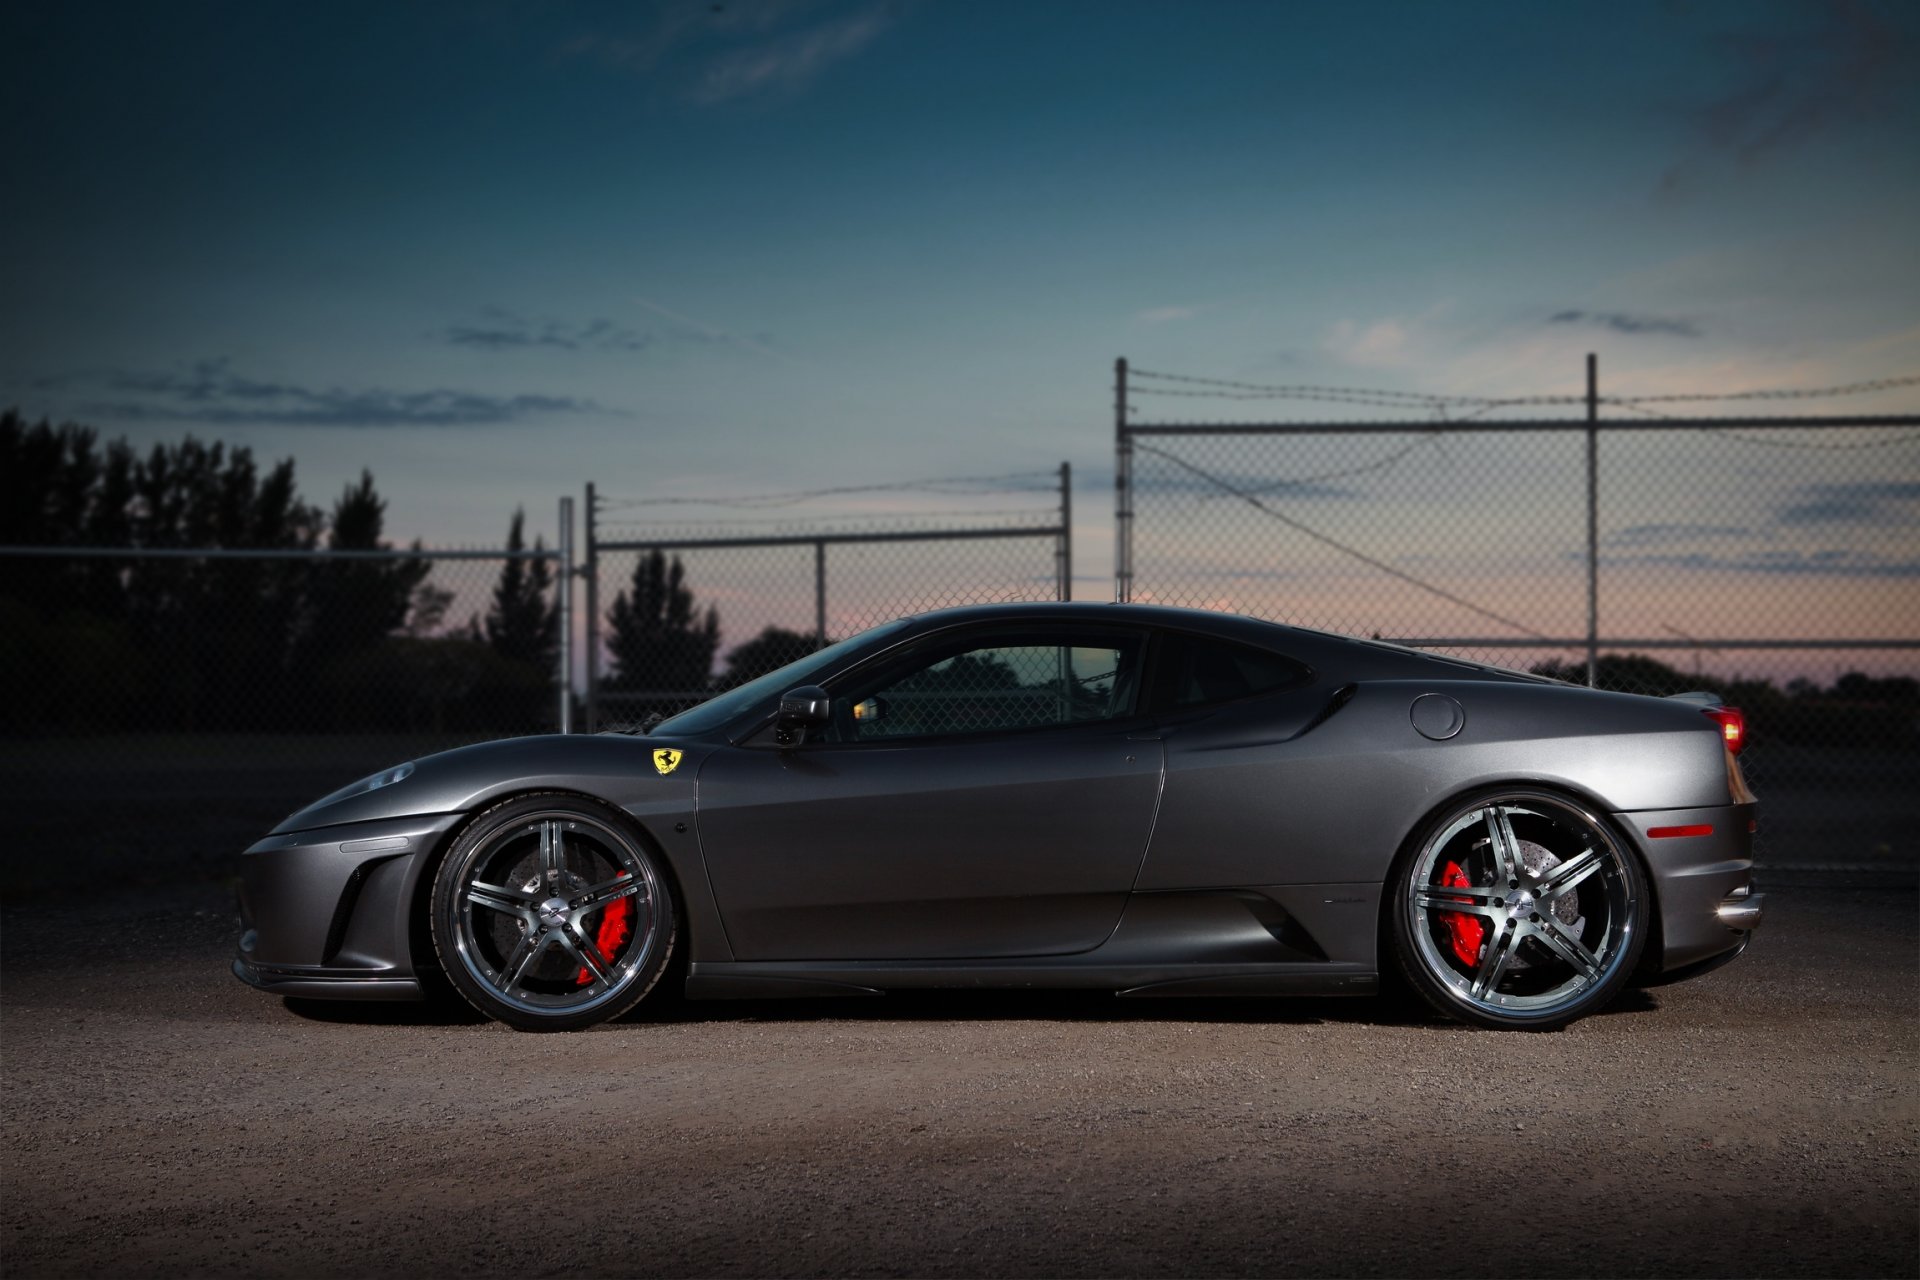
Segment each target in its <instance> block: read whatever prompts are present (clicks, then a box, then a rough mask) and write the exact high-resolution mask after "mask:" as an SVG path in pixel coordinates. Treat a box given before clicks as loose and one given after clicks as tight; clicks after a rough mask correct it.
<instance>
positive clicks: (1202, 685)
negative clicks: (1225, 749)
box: [1157, 636, 1309, 709]
mask: <svg viewBox="0 0 1920 1280" xmlns="http://www.w3.org/2000/svg"><path fill="white" fill-rule="evenodd" d="M1159 665H1160V667H1161V676H1160V680H1159V681H1158V682H1157V683H1158V684H1159V687H1160V691H1161V698H1162V699H1163V702H1164V705H1165V706H1166V707H1168V708H1169V709H1179V708H1184V707H1201V706H1206V705H1207V704H1209V703H1214V702H1232V701H1235V700H1236V699H1239V698H1250V697H1253V696H1254V695H1255V694H1260V693H1275V692H1278V691H1279V690H1281V689H1289V688H1292V687H1293V686H1294V685H1299V684H1305V683H1306V682H1307V679H1308V677H1309V672H1308V671H1307V668H1305V667H1304V666H1302V665H1301V664H1299V663H1297V662H1295V661H1294V660H1293V659H1291V658H1284V657H1282V656H1280V655H1279V654H1277V653H1272V652H1269V651H1268V650H1266V649H1256V648H1254V647H1252V646H1251V645H1242V644H1235V643H1233V642H1232V641H1230V640H1210V639H1206V638H1203V637H1200V636H1174V637H1169V643H1168V644H1167V646H1166V649H1165V651H1164V657H1163V659H1162V660H1161V662H1160V664H1159Z"/></svg>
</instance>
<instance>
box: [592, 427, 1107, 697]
mask: <svg viewBox="0 0 1920 1280" xmlns="http://www.w3.org/2000/svg"><path fill="white" fill-rule="evenodd" d="M1071 492H1072V473H1071V470H1070V468H1069V467H1068V466H1067V464H1065V463H1062V464H1061V465H1060V468H1059V470H1058V471H1057V472H1034V473H1015V474H1011V475H1000V476H984V477H961V478H951V479H941V480H922V481H905V482H899V483H894V484H883V485H862V486H851V487H846V488H840V489H830V490H820V491H815V492H812V493H796V494H767V495H758V496H754V497H745V498H686V497H675V498H667V499H662V498H655V499H616V498H608V497H605V496H601V495H596V494H594V492H593V491H592V489H591V488H589V491H588V511H589V513H590V515H589V518H588V526H587V537H586V540H585V543H584V555H585V561H586V564H585V573H586V576H587V582H586V591H585V593H584V594H585V598H586V601H587V604H586V616H587V627H588V636H587V663H586V666H587V721H588V724H589V726H590V727H604V726H609V725H626V724H635V723H645V722H646V721H647V720H648V719H649V718H651V717H657V716H664V715H671V714H672V713H674V712H675V711H679V710H681V709H683V708H685V707H688V706H691V705H693V704H694V703H696V702H700V701H702V700H704V699H705V698H708V697H710V696H712V694H713V693H714V692H716V691H718V690H721V689H727V688H731V687H733V686H734V685H737V684H740V683H743V682H744V681H747V680H751V679H753V678H754V677H755V676H758V675H761V674H764V673H765V672H768V671H771V670H773V669H775V668H776V667H780V666H783V665H785V664H786V663H788V662H791V661H793V660H795V659H796V658H801V657H804V656H806V655H807V654H809V653H811V652H813V651H814V650H815V649H818V648H820V647H822V646H824V645H826V644H830V643H832V642H833V641H835V640H840V639H844V638H845V637H847V636H850V635H853V634H855V633H856V632H859V631H863V630H865V629H867V628H868V627H871V626H874V625H876V624H878V623H881V622H886V621H889V620H891V619H893V618H897V617H901V616H903V615H906V614H910V613H918V612H922V611H924V610H928V609H937V608H943V607H946V606H949V605H962V604H979V603H983V602H988V601H999V600H1051V599H1066V598H1067V597H1068V596H1069V594H1070V591H1071V582H1072V558H1073V555H1072V542H1071V532H1070V530H1071V525H1072V518H1071ZM900 495H915V496H914V497H913V499H912V501H914V502H915V503H924V501H925V500H926V497H927V495H932V496H935V497H939V498H946V499H953V498H965V499H967V500H968V502H969V504H970V505H969V508H968V509H966V510H958V511H936V512H917V513H908V512H903V511H899V510H888V509H887V507H888V506H889V505H893V504H894V499H897V498H898V497H899V496H900ZM1041 495H1044V496H1045V497H1046V498H1049V499H1051V500H1052V501H1051V502H1050V503H1049V504H1048V505H1046V506H1038V505H1036V502H1035V499H1036V498H1037V497H1040V496H1041ZM822 501H827V502H838V503H839V504H841V505H843V506H844V505H855V506H863V507H864V509H860V510H856V511H854V512H852V513H846V514H838V515H819V514H812V513H810V512H809V511H807V507H808V506H809V505H811V506H813V507H815V508H817V507H818V506H819V504H820V503H821V502H822ZM795 508H798V510H795ZM767 510H782V511H785V512H786V514H782V515H779V516H774V517H767V516H764V515H760V514H757V513H760V512H764V511H767ZM716 513H718V514H716Z"/></svg>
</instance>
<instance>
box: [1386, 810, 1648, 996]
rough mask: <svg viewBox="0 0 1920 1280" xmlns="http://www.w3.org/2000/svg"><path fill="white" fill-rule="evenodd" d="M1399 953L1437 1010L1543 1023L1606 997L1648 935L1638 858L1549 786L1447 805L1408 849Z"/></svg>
mask: <svg viewBox="0 0 1920 1280" xmlns="http://www.w3.org/2000/svg"><path fill="white" fill-rule="evenodd" d="M1392 893H1393V898H1392V911H1393V922H1392V923H1393V940H1394V950H1395V952H1396V954H1397V956H1398V959H1399V962H1400V966H1401V968H1402V969H1403V970H1404V971H1405V973H1406V975H1407V979H1408V981H1409V982H1411V983H1412V985H1413V987H1414V989H1415V990H1417V991H1418V992H1419V993H1420V994H1421V996H1422V997H1424V998H1425V999H1426V1001H1427V1002H1428V1003H1429V1004H1431V1005H1432V1006H1433V1007H1434V1008H1436V1009H1438V1010H1439V1011H1440V1012H1442V1013H1444V1014H1446V1015H1448V1016H1449V1017H1452V1018H1457V1019H1459V1020H1460V1021H1462V1022H1468V1023H1473V1024H1475V1025H1478V1026H1483V1027H1498V1028H1508V1029H1531V1030H1539V1031H1546V1030H1552V1029H1554V1028H1557V1027H1563V1026H1565V1025H1566V1024H1567V1023H1569V1022H1572V1021H1573V1020H1574V1019H1576V1018H1580V1017H1584V1016H1585V1015H1587V1014H1589V1013H1592V1012H1594V1011H1595V1010H1597V1009H1599V1008H1601V1007H1602V1006H1604V1005H1606V1004H1607V1003H1608V1002H1609V1001H1611V1000H1612V999H1613V998H1614V996H1616V995H1617V994H1619V992H1620V989H1621V988H1622V987H1623V986H1624V985H1625V984H1626V982H1627V980H1628V978H1629V977H1630V976H1631V974H1632V973H1633V970H1634V966H1635V965H1636V964H1637V963H1638V961H1639V958H1640V951H1641V948H1642V947H1643V946H1645V944H1646V932H1647V920H1648V916H1649V910H1650V903H1649V900H1648V899H1649V895H1648V891H1647V883H1646V876H1645V873H1643V872H1642V871H1641V869H1640V863H1639V859H1638V858H1637V857H1635V855H1634V853H1633V851H1632V850H1631V849H1630V848H1628V847H1627V846H1626V844H1625V843H1624V842H1623V841H1622V840H1621V839H1619V838H1618V837H1617V836H1615V835H1614V834H1613V832H1612V830H1611V829H1610V828H1609V826H1608V824H1607V823H1606V821H1605V820H1604V819H1602V818H1601V817H1599V816H1598V815H1597V814H1594V813H1591V812H1589V811H1588V810H1586V809H1585V808H1583V807H1581V806H1580V805H1578V804H1575V803H1573V802H1572V801H1570V800H1568V799H1567V798H1565V797H1562V796H1559V795H1556V794H1554V793H1552V792H1547V791H1533V790H1508V791H1499V792H1490V793H1486V794H1483V795H1480V796H1478V797H1474V798H1470V799H1469V800H1467V801H1465V802H1463V803H1462V804H1460V805H1457V806H1455V807H1454V808H1452V809H1450V810H1448V811H1446V812H1444V813H1442V814H1441V815H1440V816H1439V817H1438V818H1437V819H1436V820H1435V821H1434V822H1432V823H1431V824H1429V826H1428V827H1427V828H1426V829H1425V832H1424V834H1423V835H1422V836H1421V837H1420V838H1418V839H1417V840H1416V841H1414V842H1413V843H1412V844H1411V845H1410V846H1409V847H1408V849H1407V850H1406V851H1405V852H1404V853H1403V854H1402V855H1401V858H1400V861H1399V864H1398V869H1397V872H1396V874H1395V876H1394V880H1393V889H1392Z"/></svg>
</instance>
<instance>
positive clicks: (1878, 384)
mask: <svg viewBox="0 0 1920 1280" xmlns="http://www.w3.org/2000/svg"><path fill="white" fill-rule="evenodd" d="M1127 373H1128V382H1127V393H1128V398H1129V400H1131V398H1132V397H1133V396H1134V395H1149V396H1163V397H1166V396H1171V397H1179V398H1186V399H1210V400H1312V401H1319V402H1322V403H1331V404H1357V405H1371V406H1374V407H1385V408H1423V409H1429V410H1432V411H1433V412H1435V413H1436V414H1438V415H1439V416H1440V417H1441V419H1442V420H1444V421H1452V422H1463V421H1469V420H1471V419H1473V418H1477V417H1480V416H1482V415H1484V414H1487V413H1491V412H1493V411H1494V410H1496V409H1505V408H1519V407H1537V406H1546V405H1560V406H1576V405H1583V404H1585V403H1587V397H1586V396H1584V395H1528V396H1476V395H1462V394H1451V393H1440V392H1431V391H1395V390H1391V389H1386V388H1376V387H1333V386H1322V385H1317V384H1309V383H1297V384H1281V383H1260V382H1238V381H1235V380H1233V379H1230V378H1202V377H1194V376H1190V375H1187V374H1178V373H1158V372H1155V371H1153V370H1150V369H1129V370H1128V371H1127ZM1140 378H1147V379H1155V380H1158V381H1162V382H1173V383H1179V384H1182V385H1181V386H1179V387H1160V386H1140V385H1138V384H1137V382H1136V381H1135V380H1136V379H1140ZM1912 386H1920V375H1901V376H1897V377H1889V378H1874V379H1871V380H1869V381H1865V382H1849V383H1841V384H1839V385H1836V386H1831V387H1779V388H1766V389H1760V390H1747V391H1713V392H1709V391H1697V392H1675V393H1667V394H1660V395H1644V396H1618V395H1609V396H1598V397H1596V398H1595V403H1597V404H1603V405H1610V406H1615V407H1618V408H1622V409H1626V410H1629V411H1631V412H1646V411H1645V410H1644V409H1643V408H1642V406H1644V405H1649V404H1679V403H1698V402H1705V401H1720V400H1814V399H1823V398H1827V397H1834V396H1851V395H1864V394H1868V393H1871V392H1876V391H1892V390H1897V389H1899V388H1902V387H1912ZM1189 388H1191V389H1189ZM1455 406H1457V407H1461V408H1467V407H1471V409H1472V412H1471V413H1469V414H1467V415H1466V416H1465V417H1462V418H1448V417H1447V414H1446V410H1447V409H1448V408H1449V407H1455ZM1127 411H1128V412H1129V413H1131V412H1133V411H1134V410H1133V407H1132V405H1131V404H1129V406H1128V410H1127ZM1828 447H1831V446H1828Z"/></svg>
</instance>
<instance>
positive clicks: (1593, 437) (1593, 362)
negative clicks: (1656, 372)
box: [1587, 351, 1600, 689]
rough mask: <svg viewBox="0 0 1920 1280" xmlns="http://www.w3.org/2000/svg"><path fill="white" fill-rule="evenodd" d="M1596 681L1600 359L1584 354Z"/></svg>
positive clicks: (1590, 679)
mask: <svg viewBox="0 0 1920 1280" xmlns="http://www.w3.org/2000/svg"><path fill="white" fill-rule="evenodd" d="M1599 683H1600V361H1599V357H1597V356H1595V355H1594V353H1593V352H1591V351H1589V352H1588V353H1587V688H1589V689H1591V688H1594V687H1595V686H1596V685H1598V684H1599Z"/></svg>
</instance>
